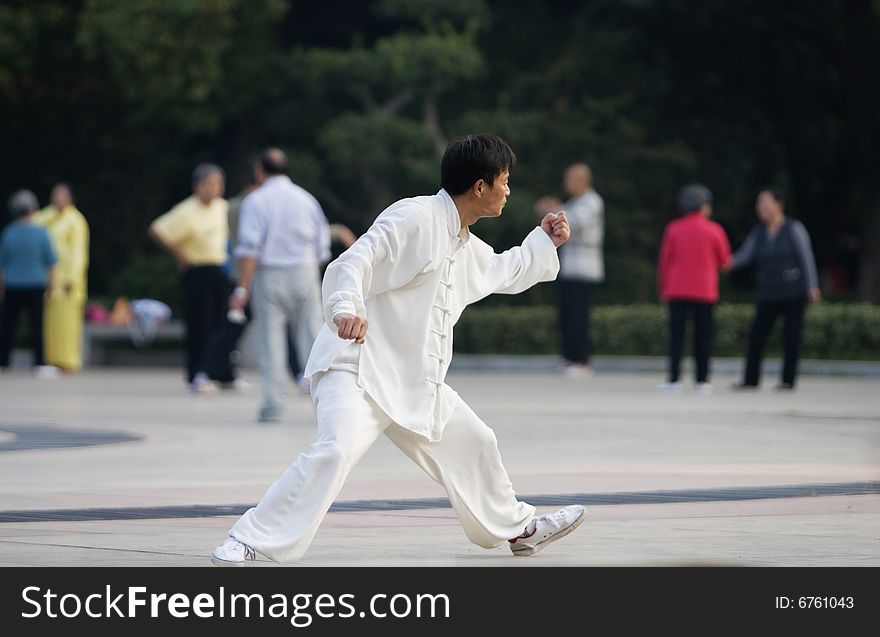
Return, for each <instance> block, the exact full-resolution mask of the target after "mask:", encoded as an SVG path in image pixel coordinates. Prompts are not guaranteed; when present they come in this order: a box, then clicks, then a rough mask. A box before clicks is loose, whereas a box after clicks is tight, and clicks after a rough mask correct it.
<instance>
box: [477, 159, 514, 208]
mask: <svg viewBox="0 0 880 637" xmlns="http://www.w3.org/2000/svg"><path fill="white" fill-rule="evenodd" d="M509 181H510V172H509V171H507V170H505V171H504V172H503V173H501V174H500V175H498V176H497V177H495V183H493V184H492V185H491V186H490V185H489V184H487V183H486V182H483V185H482V193H483V196H482V198H481V199H480V201H481V202H482V204H483V214H482V215H480V216H482V217H500V216H501V211H502V210H504V204H506V203H507V198H508V197H509V196H510V185H509V183H508V182H509Z"/></svg>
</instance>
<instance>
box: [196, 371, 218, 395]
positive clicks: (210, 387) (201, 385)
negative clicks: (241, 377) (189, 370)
mask: <svg viewBox="0 0 880 637" xmlns="http://www.w3.org/2000/svg"><path fill="white" fill-rule="evenodd" d="M189 390H190V391H191V392H192V393H194V394H213V393H214V392H215V391H217V385H215V384H214V382H213V381H212V380H211V379H210V378H208V375H207V374H205V373H204V372H199V373H198V374H196V375H195V377H193V381H192V383H191V384H190V386H189Z"/></svg>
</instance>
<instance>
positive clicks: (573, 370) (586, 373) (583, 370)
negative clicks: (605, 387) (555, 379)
mask: <svg viewBox="0 0 880 637" xmlns="http://www.w3.org/2000/svg"><path fill="white" fill-rule="evenodd" d="M562 373H563V374H565V376H566V377H567V378H573V379H576V378H588V377H590V376H592V375H593V369H592V368H591V367H590V366H589V365H587V364H584V363H568V364H567V365H566V366H565V368H564V369H563V370H562Z"/></svg>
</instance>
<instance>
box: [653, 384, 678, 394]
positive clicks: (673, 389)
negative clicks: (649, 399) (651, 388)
mask: <svg viewBox="0 0 880 637" xmlns="http://www.w3.org/2000/svg"><path fill="white" fill-rule="evenodd" d="M657 393H658V394H667V395H675V394H680V393H681V382H678V381H677V382H674V383H660V384H659V385H657Z"/></svg>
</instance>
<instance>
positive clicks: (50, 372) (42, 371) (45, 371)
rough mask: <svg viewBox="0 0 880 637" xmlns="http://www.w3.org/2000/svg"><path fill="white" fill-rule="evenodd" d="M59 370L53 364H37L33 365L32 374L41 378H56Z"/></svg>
mask: <svg viewBox="0 0 880 637" xmlns="http://www.w3.org/2000/svg"><path fill="white" fill-rule="evenodd" d="M59 373H60V370H59V369H58V368H57V367H55V366H54V365H37V366H36V367H34V376H36V377H37V378H42V379H52V378H58V374H59Z"/></svg>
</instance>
